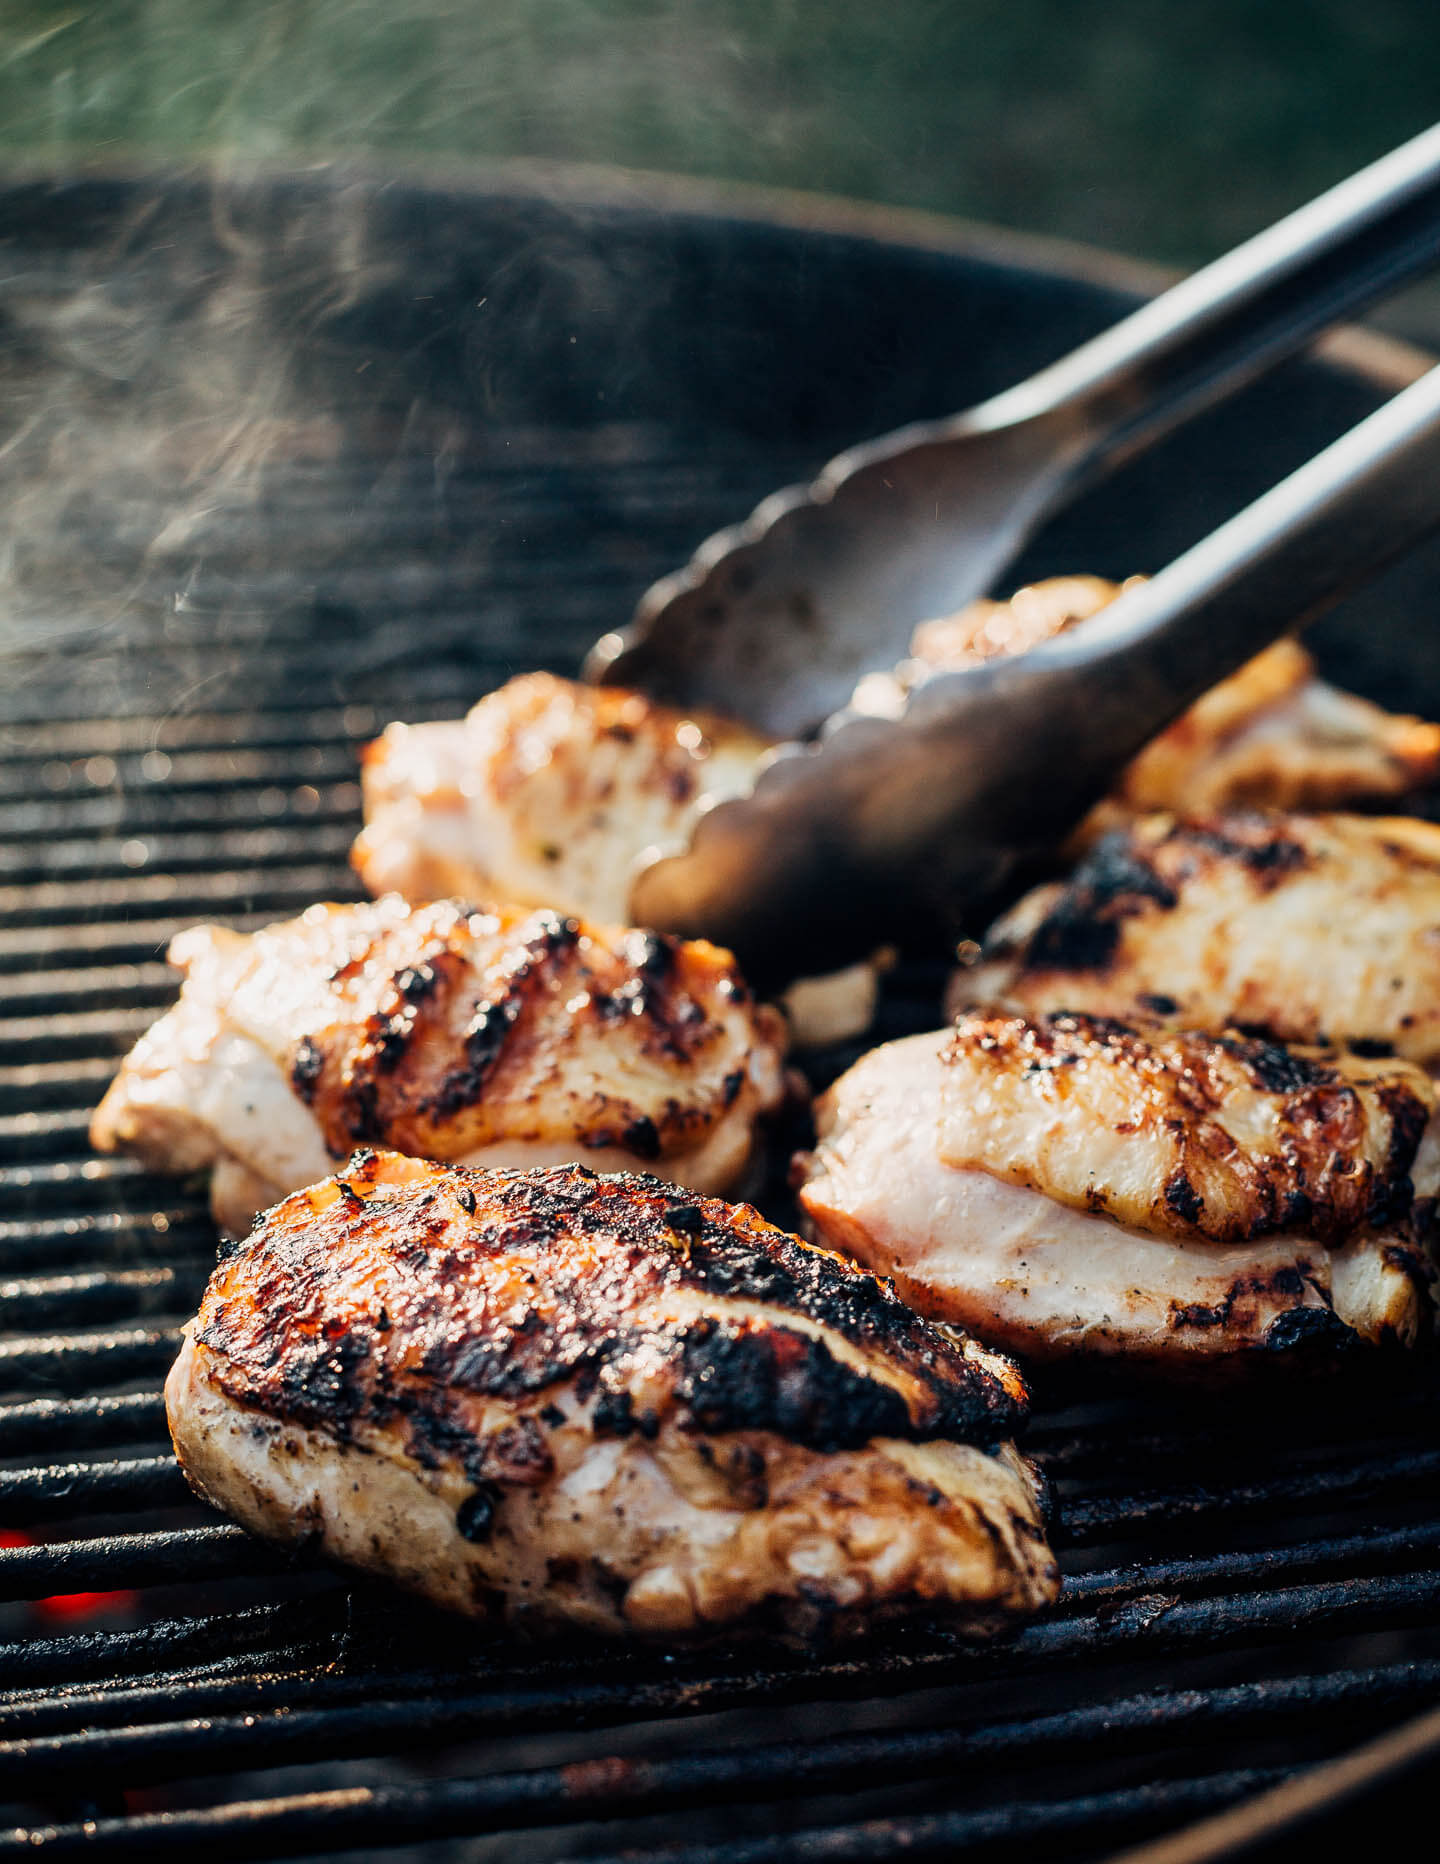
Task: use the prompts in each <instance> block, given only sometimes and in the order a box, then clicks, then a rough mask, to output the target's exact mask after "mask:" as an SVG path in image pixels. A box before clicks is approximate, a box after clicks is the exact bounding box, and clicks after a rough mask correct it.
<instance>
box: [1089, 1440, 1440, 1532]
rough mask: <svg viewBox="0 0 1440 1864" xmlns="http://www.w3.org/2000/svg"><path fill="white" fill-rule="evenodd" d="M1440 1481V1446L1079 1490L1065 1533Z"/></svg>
mask: <svg viewBox="0 0 1440 1864" xmlns="http://www.w3.org/2000/svg"><path fill="white" fill-rule="evenodd" d="M1437 1481H1440V1449H1434V1450H1432V1449H1421V1450H1409V1449H1400V1450H1395V1451H1392V1452H1390V1453H1389V1454H1384V1455H1379V1456H1373V1457H1370V1458H1369V1459H1367V1460H1366V1461H1364V1462H1359V1463H1354V1464H1347V1465H1345V1466H1342V1467H1339V1468H1330V1469H1301V1470H1297V1471H1295V1472H1294V1473H1292V1474H1289V1475H1283V1476H1274V1477H1271V1478H1269V1479H1268V1480H1266V1481H1262V1482H1251V1483H1237V1484H1234V1485H1233V1486H1219V1485H1211V1484H1206V1483H1198V1482H1197V1483H1193V1484H1186V1485H1183V1486H1181V1487H1179V1488H1175V1489H1157V1490H1153V1491H1151V1492H1150V1493H1147V1494H1139V1495H1133V1494H1132V1495H1119V1496H1103V1497H1096V1496H1089V1497H1080V1498H1077V1499H1076V1500H1074V1501H1070V1502H1067V1503H1066V1507H1065V1514H1064V1521H1063V1523H1062V1524H1061V1535H1062V1539H1063V1542H1064V1544H1066V1545H1068V1546H1072V1547H1083V1546H1089V1545H1094V1544H1096V1543H1097V1542H1101V1541H1104V1540H1107V1539H1114V1538H1116V1537H1118V1536H1119V1535H1120V1534H1122V1533H1126V1534H1128V1533H1133V1532H1135V1531H1136V1530H1137V1529H1139V1528H1142V1527H1157V1526H1165V1527H1178V1526H1182V1525H1183V1526H1189V1525H1191V1524H1192V1523H1194V1522H1196V1521H1200V1520H1213V1519H1216V1518H1223V1517H1226V1516H1241V1517H1248V1516H1252V1515H1263V1514H1269V1513H1273V1512H1278V1511H1281V1510H1283V1509H1285V1508H1286V1507H1288V1506H1290V1505H1292V1504H1293V1505H1304V1506H1306V1507H1310V1508H1316V1507H1320V1506H1322V1505H1323V1504H1326V1503H1330V1502H1338V1501H1352V1502H1353V1501H1369V1500H1374V1499H1376V1498H1377V1497H1380V1496H1384V1497H1385V1498H1386V1499H1389V1500H1394V1499H1399V1498H1401V1497H1405V1496H1409V1495H1416V1496H1425V1497H1432V1496H1433V1495H1434V1494H1435V1492H1436V1483H1437Z"/></svg>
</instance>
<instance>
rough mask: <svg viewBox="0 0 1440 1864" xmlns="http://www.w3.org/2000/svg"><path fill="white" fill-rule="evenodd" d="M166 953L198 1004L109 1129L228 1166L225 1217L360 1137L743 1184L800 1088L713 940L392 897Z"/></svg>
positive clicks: (127, 1073) (160, 1163)
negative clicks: (787, 1081) (758, 1132)
mask: <svg viewBox="0 0 1440 1864" xmlns="http://www.w3.org/2000/svg"><path fill="white" fill-rule="evenodd" d="M170 958H171V962H172V963H174V964H176V965H178V966H179V967H180V968H181V969H182V970H183V971H184V972H185V973H186V977H185V982H184V986H183V988H182V990H181V993H180V1000H179V1002H178V1003H177V1004H176V1005H175V1007H174V1008H173V1009H172V1010H171V1011H170V1012H169V1013H168V1014H167V1015H166V1016H163V1017H162V1018H161V1019H160V1021H159V1022H158V1023H156V1024H155V1026H154V1027H153V1028H152V1029H151V1030H150V1031H149V1032H148V1034H146V1035H145V1036H143V1037H142V1038H141V1040H140V1041H139V1043H137V1045H136V1046H135V1048H134V1049H133V1050H132V1052H131V1054H130V1055H129V1057H128V1058H127V1059H126V1061H125V1063H124V1065H123V1066H122V1068H121V1070H120V1073H119V1075H118V1077H117V1078H116V1080H115V1081H114V1083H113V1084H112V1086H111V1088H110V1090H109V1092H108V1093H107V1094H106V1096H105V1098H104V1100H103V1101H102V1102H101V1104H100V1107H99V1108H98V1109H97V1111H96V1114H95V1118H94V1121H93V1124H92V1128H91V1138H92V1141H93V1143H94V1144H95V1145H96V1146H97V1147H99V1148H100V1150H102V1151H127V1152H132V1153H134V1154H135V1155H136V1156H138V1157H139V1158H141V1159H142V1160H143V1161H144V1162H145V1163H146V1165H147V1166H148V1167H150V1168H151V1169H152V1170H158V1171H174V1172H190V1171H196V1170H199V1169H201V1168H203V1167H206V1166H210V1167H213V1177H212V1181H211V1202H212V1206H213V1208H214V1211H215V1216H216V1219H217V1221H218V1222H219V1223H220V1224H221V1226H222V1227H223V1228H225V1229H227V1230H230V1231H238V1230H240V1229H243V1228H244V1227H245V1226H246V1225H247V1224H248V1222H249V1220H250V1218H251V1217H252V1216H253V1214H254V1213H255V1211H256V1210H258V1209H260V1208H262V1207H263V1206H264V1205H266V1204H270V1203H273V1202H274V1201H275V1200H276V1199H277V1198H278V1197H281V1196H283V1195H284V1193H285V1192H287V1191H293V1190H296V1189H298V1188H299V1187H300V1186H302V1185H306V1184H310V1183H312V1182H313V1181H314V1180H315V1179H317V1178H321V1177H323V1176H324V1175H325V1173H326V1172H327V1171H329V1170H331V1169H332V1168H333V1165H334V1162H335V1160H336V1159H340V1158H345V1157H346V1156H347V1155H348V1154H349V1153H350V1151H351V1150H352V1149H353V1148H354V1147H355V1146H356V1145H357V1144H364V1143H375V1144H384V1145H387V1146H390V1147H393V1148H394V1149H396V1150H398V1151H404V1152H408V1153H411V1154H414V1155H416V1156H421V1157H426V1158H439V1159H459V1160H464V1161H465V1162H467V1163H470V1164H487V1165H488V1164H499V1165H515V1166H524V1165H544V1164H551V1163H556V1162H560V1161H564V1160H571V1159H578V1160H580V1161H581V1162H582V1163H586V1164H590V1165H594V1166H597V1167H600V1168H614V1167H622V1168H623V1167H631V1166H637V1167H640V1168H642V1169H650V1170H653V1171H656V1172H658V1173H659V1174H660V1175H661V1176H663V1177H666V1178H671V1179H674V1180H676V1181H677V1182H682V1183H686V1184H692V1185H695V1186H696V1187H697V1188H699V1189H701V1190H706V1191H720V1190H725V1189H728V1188H729V1187H730V1186H732V1185H733V1184H735V1183H736V1182H737V1181H738V1180H739V1178H740V1177H741V1176H742V1175H743V1173H744V1171H745V1169H746V1166H747V1164H748V1162H749V1159H750V1156H751V1151H752V1145H753V1140H754V1132H755V1123H756V1120H757V1118H758V1117H759V1116H760V1115H761V1114H763V1113H766V1112H768V1111H770V1110H772V1109H773V1108H774V1107H776V1106H777V1105H778V1103H779V1101H780V1100H781V1098H782V1093H783V1078H782V1077H783V1068H782V1056H783V1052H784V1026H783V1020H782V1018H781V1017H780V1015H779V1013H778V1011H775V1010H773V1009H769V1008H766V1007H765V1006H763V1005H757V1004H756V1003H755V1002H754V1001H753V1000H752V999H751V996H750V994H749V992H748V990H747V989H746V986H745V983H744V980H743V979H742V978H741V976H740V973H739V971H738V970H737V969H736V966H735V964H734V961H733V960H732V959H731V957H730V955H729V953H728V952H724V951H721V950H720V949H719V948H718V947H716V946H713V945H707V944H705V943H703V942H699V941H695V942H691V943H684V942H682V941H680V940H678V939H669V938H662V937H659V936H657V935H655V934H653V933H646V932H636V931H625V930H622V929H620V928H616V927H600V926H589V925H585V924H584V923H582V922H581V921H579V920H576V919H571V918H566V917H563V916H562V915H561V914H559V913H553V912H527V911H524V910H523V909H519V908H509V907H507V908H498V907H497V908H495V909H493V910H487V911H477V910H473V909H471V908H469V907H466V906H462V905H457V904H455V903H454V902H448V901H447V902H438V903H435V904H432V905H430V906H425V907H414V908H412V907H410V906H407V905H406V904H405V903H404V901H402V900H399V899H395V898H393V897H392V898H389V899H384V900H379V901H376V902H374V903H371V904H366V905H360V906H312V907H311V908H310V909H309V910H308V911H307V912H305V913H304V914H302V915H301V917H300V918H299V919H296V920H291V921H289V922H288V923H285V924H280V925H273V926H268V927H266V928H265V929H264V930H263V931H260V932H257V933H255V934H253V935H251V936H248V937H247V936H245V935H243V934H241V933H238V932H230V931H227V930H225V929H223V928H222V927H219V926H197V927H194V928H193V929H191V930H190V931H188V932H184V933H182V934H181V935H180V937H179V938H177V939H176V940H175V941H174V943H173V944H172V946H171V948H170Z"/></svg>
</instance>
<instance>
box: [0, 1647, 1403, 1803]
mask: <svg viewBox="0 0 1440 1864" xmlns="http://www.w3.org/2000/svg"><path fill="white" fill-rule="evenodd" d="M1437 1688H1440V1661H1435V1662H1429V1663H1418V1664H1392V1665H1388V1666H1385V1667H1381V1668H1376V1669H1372V1670H1364V1671H1354V1672H1342V1673H1341V1674H1340V1675H1338V1676H1318V1677H1316V1676H1300V1677H1283V1678H1278V1679H1268V1680H1265V1681H1261V1682H1254V1683H1247V1684H1242V1685H1239V1686H1235V1687H1229V1688H1219V1689H1209V1690H1156V1691H1151V1692H1148V1693H1146V1694H1142V1695H1136V1696H1131V1697H1126V1698H1121V1699H1119V1700H1116V1701H1107V1702H1099V1703H1086V1704H1084V1705H1082V1706H1081V1707H1079V1708H1078V1709H1071V1710H1067V1711H1064V1712H1062V1713H1059V1714H1040V1715H1032V1716H1025V1717H1021V1718H1019V1719H1016V1720H1012V1721H1001V1722H997V1723H989V1724H986V1723H980V1724H973V1725H972V1724H965V1725H960V1726H955V1727H951V1726H942V1727H926V1728H922V1729H918V1730H916V1729H902V1730H898V1731H892V1730H887V1731H884V1732H882V1733H876V1734H868V1735H860V1736H853V1735H836V1736H826V1737H821V1736H815V1737H812V1738H811V1739H808V1740H806V1741H805V1742H804V1743H803V1744H799V1743H787V1744H778V1745H777V1744H776V1743H773V1742H766V1743H764V1744H762V1745H759V1746H751V1747H743V1748H737V1749H727V1750H725V1751H724V1752H722V1753H719V1754H715V1753H711V1752H709V1751H706V1752H704V1753H702V1754H699V1755H696V1754H689V1755H685V1756H683V1757H681V1758H679V1759H675V1760H663V1761H658V1762H646V1761H639V1760H634V1759H625V1760H621V1759H620V1758H619V1757H616V1756H609V1757H604V1758H601V1759H598V1760H595V1761H592V1762H586V1763H583V1764H581V1765H578V1766H568V1767H564V1768H556V1769H545V1770H540V1771H534V1772H525V1773H520V1774H509V1775H505V1774H499V1775H494V1776H491V1778H490V1779H489V1780H488V1782H487V1787H488V1789H489V1792H490V1795H491V1797H490V1803H489V1810H490V1812H491V1813H492V1815H496V1816H499V1815H504V1816H514V1815H515V1814H517V1813H520V1814H523V1813H524V1812H525V1811H527V1810H528V1809H531V1808H534V1807H536V1806H543V1805H546V1804H548V1803H550V1802H552V1801H560V1802H562V1803H570V1804H571V1805H572V1807H574V1810H573V1811H572V1815H571V1816H574V1817H577V1818H578V1817H589V1816H599V1815H600V1813H601V1811H602V1810H603V1809H604V1808H603V1807H602V1806H601V1805H600V1804H598V1803H596V1801H595V1796H596V1794H597V1792H598V1793H599V1794H600V1795H601V1796H602V1798H603V1799H604V1800H605V1802H606V1804H607V1805H608V1804H610V1803H611V1802H613V1804H614V1807H615V1808H616V1809H618V1808H619V1806H620V1805H621V1804H623V1803H624V1802H625V1801H627V1800H628V1801H629V1802H631V1803H632V1805H633V1807H634V1809H635V1810H640V1811H655V1810H658V1809H660V1807H661V1806H663V1805H665V1804H670V1803H682V1802H683V1803H695V1804H716V1803H719V1804H723V1803H725V1802H726V1800H745V1801H749V1800H754V1799H756V1798H760V1797H768V1796H775V1797H785V1796H789V1795H796V1796H798V1795H799V1794H801V1793H818V1792H822V1791H844V1790H846V1789H847V1788H849V1787H854V1786H855V1783H856V1782H857V1781H862V1782H863V1781H866V1780H873V1779H875V1778H877V1777H879V1778H883V1779H884V1780H886V1781H887V1782H898V1781H901V1780H919V1779H924V1778H926V1777H931V1776H933V1775H935V1774H937V1773H940V1772H943V1773H945V1774H946V1775H947V1776H953V1775H956V1774H965V1773H971V1774H973V1773H984V1772H986V1771H988V1770H990V1769H994V1768H998V1767H1001V1766H1004V1765H1007V1764H1016V1763H1018V1762H1023V1763H1024V1764H1027V1765H1030V1766H1034V1765H1038V1764H1040V1763H1042V1762H1055V1761H1065V1760H1071V1759H1077V1758H1079V1759H1084V1758H1088V1756H1089V1755H1091V1754H1093V1752H1094V1748H1095V1744H1096V1743H1097V1742H1100V1741H1102V1740H1103V1741H1104V1743H1105V1745H1106V1748H1107V1750H1108V1751H1109V1752H1110V1753H1111V1754H1113V1755H1126V1756H1128V1755H1134V1754H1143V1753H1147V1752H1153V1751H1156V1750H1159V1749H1162V1748H1165V1747H1167V1746H1170V1745H1172V1744H1175V1743H1177V1742H1180V1741H1183V1742H1185V1743H1186V1744H1187V1746H1190V1745H1194V1744H1196V1743H1199V1742H1203V1741H1204V1740H1205V1739H1207V1738H1210V1739H1214V1738H1216V1737H1220V1738H1224V1739H1226V1740H1229V1739H1232V1738H1234V1737H1236V1736H1255V1737H1262V1738H1263V1737H1264V1736H1265V1735H1266V1734H1273V1733H1274V1732H1276V1730H1277V1729H1284V1730H1286V1731H1289V1730H1291V1729H1294V1728H1296V1727H1302V1726H1303V1727H1311V1726H1313V1725H1317V1724H1318V1725H1323V1726H1325V1727H1326V1728H1328V1729H1330V1730H1332V1731H1333V1732H1334V1733H1338V1734H1342V1735H1343V1736H1344V1737H1345V1738H1346V1739H1351V1738H1353V1737H1354V1735H1355V1734H1356V1733H1357V1732H1358V1731H1359V1728H1360V1726H1361V1724H1362V1723H1363V1724H1364V1726H1365V1727H1366V1728H1367V1729H1369V1728H1374V1727H1378V1726H1380V1725H1382V1724H1384V1723H1385V1722H1388V1721H1396V1720H1398V1719H1399V1718H1400V1717H1401V1716H1402V1715H1404V1714H1405V1713H1406V1712H1407V1711H1409V1710H1412V1709H1414V1708H1418V1707H1419V1706H1421V1705H1422V1704H1424V1703H1426V1702H1428V1701H1430V1700H1432V1699H1433V1696H1434V1694H1435V1691H1436V1689H1437ZM490 1701H491V1699H490V1698H489V1697H488V1696H487V1695H484V1694H475V1693H473V1692H471V1693H468V1694H467V1693H465V1692H463V1691H462V1692H458V1693H456V1694H454V1695H444V1696H406V1697H405V1698H404V1699H393V1698H387V1699H383V1700H380V1701H376V1702H369V1703H363V1704H357V1705H353V1706H349V1705H346V1706H339V1707H334V1708H329V1709H297V1708H292V1707H287V1708H284V1709H277V1710H268V1711H264V1712H261V1713H251V1714H245V1715H208V1716H195V1717H190V1718H187V1719H186V1720H184V1721H179V1722H170V1723H161V1724H159V1725H152V1726H149V1727H141V1726H136V1725H134V1724H132V1725H130V1726H128V1727H122V1728H116V1729H94V1728H83V1729H80V1730H79V1731H77V1732H76V1733H73V1734H63V1735H52V1736H41V1737H37V1738H32V1739H28V1740H19V1741H7V1742H3V1743H0V1787H4V1786H5V1785H6V1784H7V1783H9V1784H10V1785H11V1786H12V1787H13V1786H15V1785H18V1784H22V1783H25V1784H28V1783H31V1782H35V1783H38V1782H40V1781H44V1780H47V1779H53V1780H56V1781H59V1782H63V1781H64V1780H66V1779H67V1778H69V1779H74V1778H76V1777H83V1778H85V1779H87V1780H107V1779H111V1778H114V1779H116V1780H121V1781H126V1782H132V1783H134V1782H138V1781H141V1780H144V1781H155V1780H161V1779H167V1778H172V1777H174V1776H176V1775H177V1774H181V1773H208V1772H211V1771H215V1770H221V1771H227V1772H241V1771H245V1770H247V1769H249V1768H251V1767H260V1766H298V1765H302V1764H304V1763H305V1762H307V1761H311V1760H316V1759H321V1758H324V1757H327V1756H328V1757H337V1758H338V1757H344V1758H350V1759H355V1758H360V1757H364V1756H368V1755H376V1754H382V1753H386V1752H391V1751H403V1750H406V1749H415V1748H421V1747H424V1748H430V1747H432V1746H434V1745H435V1744H436V1743H438V1742H446V1743H457V1742H460V1741H465V1740H471V1739H475V1738H478V1737H483V1736H486V1735H490V1734H493V1733H495V1732H497V1731H496V1728H495V1724H494V1722H493V1720H492V1719H491V1715H490V1713H489V1709H490ZM77 1769H80V1770H83V1772H82V1773H80V1774H77V1772H76V1770H77ZM860 1790H863V1788H862V1789H860ZM577 1801H583V1802H585V1804H584V1805H576V1803H575V1802H577ZM657 1802H658V1804H657Z"/></svg>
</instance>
